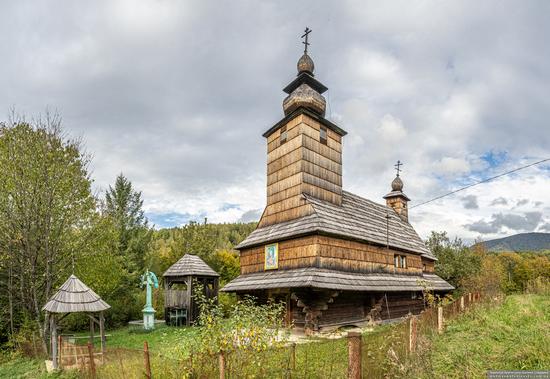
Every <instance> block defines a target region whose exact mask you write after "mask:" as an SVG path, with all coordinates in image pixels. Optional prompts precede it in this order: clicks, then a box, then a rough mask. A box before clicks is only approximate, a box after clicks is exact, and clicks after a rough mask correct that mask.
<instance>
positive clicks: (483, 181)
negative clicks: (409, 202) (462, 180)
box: [409, 158, 550, 209]
mask: <svg viewBox="0 0 550 379" xmlns="http://www.w3.org/2000/svg"><path fill="white" fill-rule="evenodd" d="M548 161H550V158H547V159H543V160H541V161H538V162H534V163H531V164H528V165H525V166H522V167H518V168H515V169H513V170H510V171H506V172H503V173H502V174H499V175H496V176H493V177H490V178H487V179H483V180H481V181H479V182H475V183H472V184H469V185H467V186H465V187H462V188H459V189H456V190H454V191H451V192H449V193H446V194H444V195H441V196H438V197H434V198H433V199H430V200H428V201H424V202H422V203H420V204H416V205H413V206H412V207H410V208H409V209H412V208H416V207H419V206H421V205H425V204H428V203H431V202H433V201H436V200H439V199H442V198H444V197H447V196H450V195H453V194H455V193H457V192H460V191H464V190H465V189H468V188H472V187H474V186H477V185H479V184H483V183H487V182H490V181H491V180H494V179H498V178H501V177H503V176H506V175H510V174H513V173H514V172H517V171H520V170H524V169H526V168H528V167H532V166H536V165H538V164H541V163H544V162H548Z"/></svg>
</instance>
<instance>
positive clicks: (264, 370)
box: [81, 293, 482, 379]
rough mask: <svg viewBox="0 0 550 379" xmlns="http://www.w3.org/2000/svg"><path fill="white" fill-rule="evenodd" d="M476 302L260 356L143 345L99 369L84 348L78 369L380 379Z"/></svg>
mask: <svg viewBox="0 0 550 379" xmlns="http://www.w3.org/2000/svg"><path fill="white" fill-rule="evenodd" d="M481 299H482V296H481V294H480V293H472V294H467V295H465V296H463V297H461V298H459V299H457V300H456V301H454V302H452V303H450V304H447V305H445V306H440V307H434V308H429V309H427V310H425V311H424V312H422V313H421V314H420V315H418V316H409V317H407V318H405V319H403V321H402V322H399V323H395V324H392V325H389V326H387V327H385V328H384V327H383V328H380V331H377V330H378V329H376V330H375V331H374V332H372V333H363V334H361V333H358V332H349V333H348V335H347V338H340V339H332V340H330V339H328V340H327V339H325V340H319V341H316V342H311V343H303V344H296V343H291V344H288V345H287V346H285V347H284V348H276V349H275V348H274V349H268V350H266V351H260V352H256V351H254V352H253V351H249V350H244V351H232V352H220V353H219V354H218V355H216V356H211V355H204V354H202V355H199V354H196V355H190V356H189V357H187V358H186V359H175V358H171V357H166V356H163V355H161V354H156V353H154V352H151V351H150V350H149V347H148V344H147V342H145V343H144V347H143V350H131V349H109V350H108V351H107V352H106V354H105V357H104V363H103V364H101V363H100V362H98V361H97V359H93V358H92V357H93V351H92V350H91V349H90V350H89V351H90V356H89V359H85V360H82V362H84V363H87V367H86V368H84V369H85V371H86V375H89V376H90V377H92V378H125V379H130V378H143V377H145V378H148V379H151V378H182V377H183V378H220V379H231V378H241V377H265V378H306V377H307V378H329V379H330V378H342V377H347V378H352V379H360V378H383V377H387V375H388V370H389V369H391V367H390V366H391V364H392V362H405V361H406V360H407V359H410V358H411V357H412V356H413V355H414V354H415V353H416V352H417V350H418V349H419V348H421V347H422V343H423V341H425V340H426V337H429V336H432V335H435V334H437V333H443V332H444V330H445V324H446V322H447V321H448V320H450V319H452V318H454V317H455V316H457V315H459V314H460V313H462V312H464V311H467V310H468V308H470V307H471V306H472V305H473V304H474V303H477V302H479V301H480V300H481ZM88 348H89V347H88ZM344 357H347V359H345V358H344ZM388 365H390V366H388ZM81 369H83V367H81Z"/></svg>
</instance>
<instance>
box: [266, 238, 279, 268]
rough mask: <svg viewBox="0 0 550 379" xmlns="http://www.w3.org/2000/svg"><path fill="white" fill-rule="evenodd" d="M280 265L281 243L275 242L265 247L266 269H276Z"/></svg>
mask: <svg viewBox="0 0 550 379" xmlns="http://www.w3.org/2000/svg"><path fill="white" fill-rule="evenodd" d="M278 267H279V244H278V243H274V244H272V245H267V246H266V247H265V265H264V269H266V270H275V269H277V268H278Z"/></svg>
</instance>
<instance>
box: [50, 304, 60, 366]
mask: <svg viewBox="0 0 550 379" xmlns="http://www.w3.org/2000/svg"><path fill="white" fill-rule="evenodd" d="M49 317H50V343H51V346H52V366H53V368H54V369H57V367H58V365H57V325H56V322H55V314H54V313H50V314H49Z"/></svg>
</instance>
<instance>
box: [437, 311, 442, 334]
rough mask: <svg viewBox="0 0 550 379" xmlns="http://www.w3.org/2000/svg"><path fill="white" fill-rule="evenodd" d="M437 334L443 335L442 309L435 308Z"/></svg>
mask: <svg viewBox="0 0 550 379" xmlns="http://www.w3.org/2000/svg"><path fill="white" fill-rule="evenodd" d="M437 332H438V333H439V334H441V333H443V307H442V306H439V307H437Z"/></svg>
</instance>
